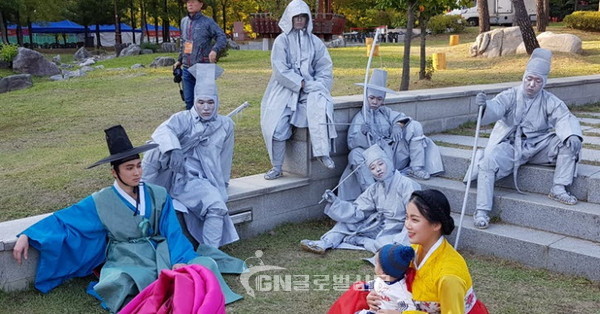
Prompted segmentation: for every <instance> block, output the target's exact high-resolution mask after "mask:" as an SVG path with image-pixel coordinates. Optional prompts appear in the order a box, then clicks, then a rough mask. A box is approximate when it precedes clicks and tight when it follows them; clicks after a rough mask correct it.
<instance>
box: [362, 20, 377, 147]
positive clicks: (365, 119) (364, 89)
mask: <svg viewBox="0 0 600 314" xmlns="http://www.w3.org/2000/svg"><path fill="white" fill-rule="evenodd" d="M380 32H381V29H379V28H377V29H376V30H375V36H374V37H373V44H372V45H371V52H370V53H369V61H367V71H365V84H364V88H363V106H362V115H363V120H364V121H365V124H369V123H368V122H367V106H368V100H367V84H368V83H369V71H370V70H371V61H373V54H374V53H375V46H377V40H378V39H379V33H380ZM367 143H368V144H369V146H371V137H369V134H367Z"/></svg>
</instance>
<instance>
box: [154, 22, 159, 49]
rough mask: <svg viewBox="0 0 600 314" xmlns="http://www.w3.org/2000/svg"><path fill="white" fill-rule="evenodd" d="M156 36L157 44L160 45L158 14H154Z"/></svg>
mask: <svg viewBox="0 0 600 314" xmlns="http://www.w3.org/2000/svg"><path fill="white" fill-rule="evenodd" d="M154 37H155V39H156V44H157V45H158V16H156V15H155V16H154Z"/></svg>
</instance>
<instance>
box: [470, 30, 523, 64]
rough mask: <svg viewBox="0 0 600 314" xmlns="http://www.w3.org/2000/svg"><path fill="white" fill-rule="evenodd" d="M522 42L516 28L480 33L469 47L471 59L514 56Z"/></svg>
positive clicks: (519, 31) (519, 32)
mask: <svg viewBox="0 0 600 314" xmlns="http://www.w3.org/2000/svg"><path fill="white" fill-rule="evenodd" d="M522 42H523V39H522V37H521V30H520V29H519V27H518V26H515V27H506V28H497V29H494V30H492V31H489V32H485V33H481V34H479V35H478V36H477V38H476V39H475V42H474V43H473V45H471V48H470V51H471V57H477V56H483V57H486V58H494V57H499V56H505V55H510V54H515V51H516V50H517V46H518V45H519V44H520V43H522Z"/></svg>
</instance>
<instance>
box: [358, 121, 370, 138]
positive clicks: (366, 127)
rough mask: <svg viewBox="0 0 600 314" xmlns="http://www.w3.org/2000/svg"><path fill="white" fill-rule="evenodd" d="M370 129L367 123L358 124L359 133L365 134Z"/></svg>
mask: <svg viewBox="0 0 600 314" xmlns="http://www.w3.org/2000/svg"><path fill="white" fill-rule="evenodd" d="M370 131H371V127H370V126H369V124H367V123H364V124H363V125H361V126H360V133H362V134H363V135H367V133H369V132H370Z"/></svg>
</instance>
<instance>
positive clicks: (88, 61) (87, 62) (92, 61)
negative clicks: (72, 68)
mask: <svg viewBox="0 0 600 314" xmlns="http://www.w3.org/2000/svg"><path fill="white" fill-rule="evenodd" d="M94 63H96V61H94V58H87V59H85V61H83V62H81V63H80V64H79V66H80V67H85V66H90V65H92V64H94Z"/></svg>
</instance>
